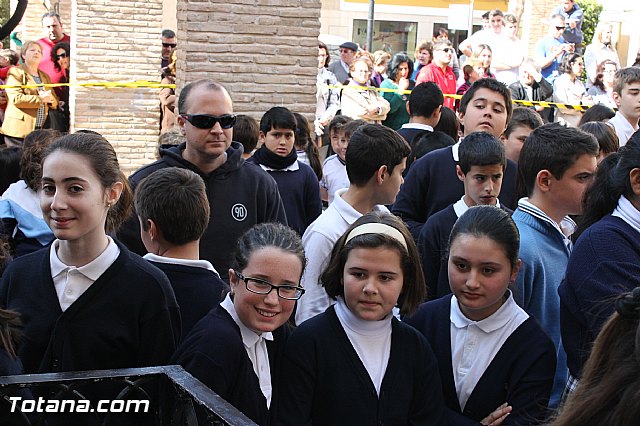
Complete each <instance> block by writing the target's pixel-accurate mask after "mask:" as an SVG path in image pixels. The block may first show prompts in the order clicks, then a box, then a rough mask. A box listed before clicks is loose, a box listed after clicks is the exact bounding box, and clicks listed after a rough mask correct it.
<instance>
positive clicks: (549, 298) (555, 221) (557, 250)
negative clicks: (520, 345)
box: [513, 123, 599, 407]
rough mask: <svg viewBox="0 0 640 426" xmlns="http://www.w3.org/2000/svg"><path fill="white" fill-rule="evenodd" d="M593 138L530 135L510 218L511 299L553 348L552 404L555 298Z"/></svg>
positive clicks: (546, 128) (553, 131)
mask: <svg viewBox="0 0 640 426" xmlns="http://www.w3.org/2000/svg"><path fill="white" fill-rule="evenodd" d="M598 151H599V147H598V142H597V141H596V139H595V137H594V136H592V135H590V134H587V133H585V132H583V131H581V130H579V129H576V128H572V127H565V126H562V125H560V124H558V123H552V124H545V125H543V126H541V127H538V128H537V129H535V130H534V131H533V132H531V134H530V135H529V137H528V139H527V143H525V144H524V146H523V147H522V151H521V153H520V162H519V163H518V176H519V177H518V179H519V181H518V186H519V188H522V189H523V190H524V191H525V193H526V195H527V196H528V198H527V197H525V198H522V199H520V201H518V208H517V209H516V211H515V212H514V213H513V220H514V222H515V223H516V225H517V227H518V230H519V232H520V259H521V260H522V267H521V268H520V273H519V274H518V278H517V279H516V282H515V285H514V286H513V290H514V291H513V296H514V299H515V300H516V302H517V303H518V304H519V305H520V306H521V307H522V308H523V309H524V310H525V311H526V312H527V313H528V314H529V315H531V316H533V317H534V318H535V319H536V320H537V321H538V322H539V323H540V325H541V326H542V328H544V330H545V331H546V332H547V334H548V335H549V337H551V339H552V340H553V341H554V343H555V345H556V349H557V350H558V366H557V369H556V378H555V380H554V387H553V390H552V393H551V399H550V402H549V406H550V407H555V406H557V405H558V403H559V402H560V397H561V395H562V392H563V390H564V386H565V385H566V383H567V379H568V370H567V362H566V354H565V353H564V349H562V343H561V338H560V297H559V296H558V286H559V285H560V282H561V281H562V279H563V277H564V274H565V270H566V268H567V263H568V261H569V254H570V253H571V240H570V236H571V234H572V233H573V231H574V230H575V227H576V224H575V222H574V221H573V220H571V218H570V217H569V216H568V215H571V214H573V215H577V214H581V213H582V197H583V194H584V191H585V190H586V189H587V187H588V186H589V184H590V183H591V181H592V180H593V176H594V174H595V170H596V158H597V157H598Z"/></svg>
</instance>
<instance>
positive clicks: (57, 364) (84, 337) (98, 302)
mask: <svg viewBox="0 0 640 426" xmlns="http://www.w3.org/2000/svg"><path fill="white" fill-rule="evenodd" d="M55 243H56V242H54V246H52V247H51V248H44V249H42V250H39V251H37V252H34V253H31V254H29V255H26V256H22V257H20V258H18V259H15V260H14V261H13V262H12V263H11V264H10V265H9V267H8V268H7V270H6V271H5V273H4V274H3V275H2V281H0V305H2V306H3V307H4V308H6V309H11V310H14V311H16V312H18V313H20V314H21V318H22V321H23V323H24V338H23V339H22V341H21V343H20V346H19V347H18V355H19V356H20V358H21V360H22V363H23V365H24V372H25V373H26V374H32V373H53V372H62V371H83V370H101V369H112V368H136V367H148V366H156V365H165V364H167V363H168V362H169V359H170V357H171V355H172V354H173V352H174V351H175V348H176V347H177V344H178V341H179V339H180V312H179V309H178V305H177V303H176V300H175V296H174V294H173V290H172V289H171V285H170V284H169V281H168V280H167V277H166V276H165V275H164V274H163V273H162V272H161V271H160V270H158V269H157V268H155V267H153V266H152V265H150V264H149V263H147V262H146V261H145V260H143V259H142V258H140V257H139V256H137V255H135V254H133V253H131V252H130V251H129V250H127V249H126V248H125V247H124V246H123V245H121V244H119V243H116V244H117V248H118V249H119V254H117V258H116V259H115V261H114V262H113V263H112V264H111V265H110V266H109V267H108V268H107V269H106V270H105V271H104V272H103V273H102V274H101V275H100V276H99V278H97V279H96V280H95V282H93V283H92V284H91V285H90V286H89V287H88V288H87V289H86V290H85V291H84V292H83V293H81V295H80V296H79V297H77V299H76V300H75V301H73V302H72V303H71V304H70V305H68V306H66V305H67V304H66V303H65V304H64V305H65V308H64V310H63V307H62V305H61V300H67V299H69V298H73V297H74V295H73V294H72V293H73V292H74V291H75V290H76V288H75V287H74V288H72V287H68V288H66V289H64V292H63V294H61V295H59V294H58V293H57V289H56V287H55V285H54V278H53V277H52V267H51V253H50V251H51V250H55ZM81 270H82V268H73V267H68V268H67V269H60V270H59V272H58V273H56V274H55V276H56V277H62V279H63V280H64V277H65V274H66V276H67V277H69V281H73V280H75V278H74V276H78V275H80V274H82V272H81ZM56 279H58V278H56ZM76 295H77V293H76Z"/></svg>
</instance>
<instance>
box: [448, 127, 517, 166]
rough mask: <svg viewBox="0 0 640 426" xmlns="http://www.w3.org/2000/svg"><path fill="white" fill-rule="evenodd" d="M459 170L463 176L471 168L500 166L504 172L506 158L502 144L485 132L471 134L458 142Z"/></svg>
mask: <svg viewBox="0 0 640 426" xmlns="http://www.w3.org/2000/svg"><path fill="white" fill-rule="evenodd" d="M458 155H459V159H460V160H459V162H458V164H459V165H460V169H461V170H462V173H464V174H465V175H466V174H467V173H469V170H471V167H473V166H492V165H494V164H500V165H501V166H502V170H503V171H504V169H505V167H506V166H507V156H506V154H505V151H504V144H503V143H502V142H501V141H500V140H499V139H498V138H496V137H495V136H493V135H492V134H490V133H487V132H473V133H471V134H470V135H467V136H466V137H465V138H464V139H462V141H461V142H460V147H459V148H458Z"/></svg>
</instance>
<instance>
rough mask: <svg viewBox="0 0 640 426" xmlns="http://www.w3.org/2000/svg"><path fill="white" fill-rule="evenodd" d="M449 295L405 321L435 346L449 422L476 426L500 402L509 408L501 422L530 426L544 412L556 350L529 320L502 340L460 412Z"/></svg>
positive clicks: (422, 306)
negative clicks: (453, 363)
mask: <svg viewBox="0 0 640 426" xmlns="http://www.w3.org/2000/svg"><path fill="white" fill-rule="evenodd" d="M450 310H451V296H448V297H443V298H441V299H438V300H433V301H431V302H426V303H423V304H422V305H421V306H420V308H419V309H418V312H417V313H416V314H415V315H413V316H412V317H410V318H406V319H405V321H406V322H407V323H409V324H411V325H412V326H414V327H415V328H417V329H418V331H420V332H421V333H422V334H424V336H425V337H426V338H427V340H428V341H429V344H430V345H431V347H432V348H433V350H434V353H435V355H436V359H437V360H438V366H439V369H440V379H441V382H442V389H443V393H444V400H445V404H446V405H447V407H448V415H449V424H450V425H477V424H479V423H478V422H480V421H481V420H482V419H484V418H485V417H486V416H487V415H489V414H490V413H491V412H492V411H493V410H495V409H496V408H498V407H499V406H500V405H501V404H503V403H505V402H508V403H509V405H511V406H512V407H513V411H511V414H509V416H507V418H506V419H505V420H504V423H503V425H531V424H536V423H539V422H541V421H542V420H544V418H545V417H546V416H547V414H548V413H547V402H548V401H549V395H550V393H551V387H552V385H553V376H554V372H555V368H556V349H555V346H554V345H553V343H552V342H551V340H550V339H549V337H547V335H546V334H545V333H544V331H542V329H541V328H540V326H539V325H538V323H537V322H536V321H535V320H534V319H533V318H531V317H530V318H529V319H527V320H526V321H525V322H523V323H522V324H521V325H520V327H518V328H517V329H516V330H515V331H514V332H513V333H512V334H511V336H509V337H508V338H507V340H506V341H505V342H504V344H503V345H502V347H501V348H500V350H499V351H498V353H497V354H496V356H495V358H493V360H492V361H491V363H490V364H489V366H488V367H487V369H486V370H485V371H484V373H483V374H482V377H481V378H480V380H479V381H478V383H477V384H476V387H475V388H474V389H473V392H472V393H471V395H469V399H468V400H467V404H466V406H465V409H464V411H462V410H461V409H460V403H459V401H458V396H457V393H456V385H455V381H454V378H453V365H452V361H451V331H450Z"/></svg>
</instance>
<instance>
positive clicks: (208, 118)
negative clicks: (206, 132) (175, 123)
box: [180, 114, 236, 129]
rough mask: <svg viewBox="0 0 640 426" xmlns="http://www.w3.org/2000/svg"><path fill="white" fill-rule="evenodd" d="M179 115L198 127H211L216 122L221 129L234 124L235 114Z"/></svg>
mask: <svg viewBox="0 0 640 426" xmlns="http://www.w3.org/2000/svg"><path fill="white" fill-rule="evenodd" d="M180 117H182V118H184V119H185V120H187V121H188V122H189V123H191V124H192V125H193V127H197V128H198V129H211V128H213V126H215V125H216V123H220V127H222V128H223V129H230V128H232V127H233V125H234V124H236V116H235V115H233V114H224V115H220V116H218V115H208V114H180Z"/></svg>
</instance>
